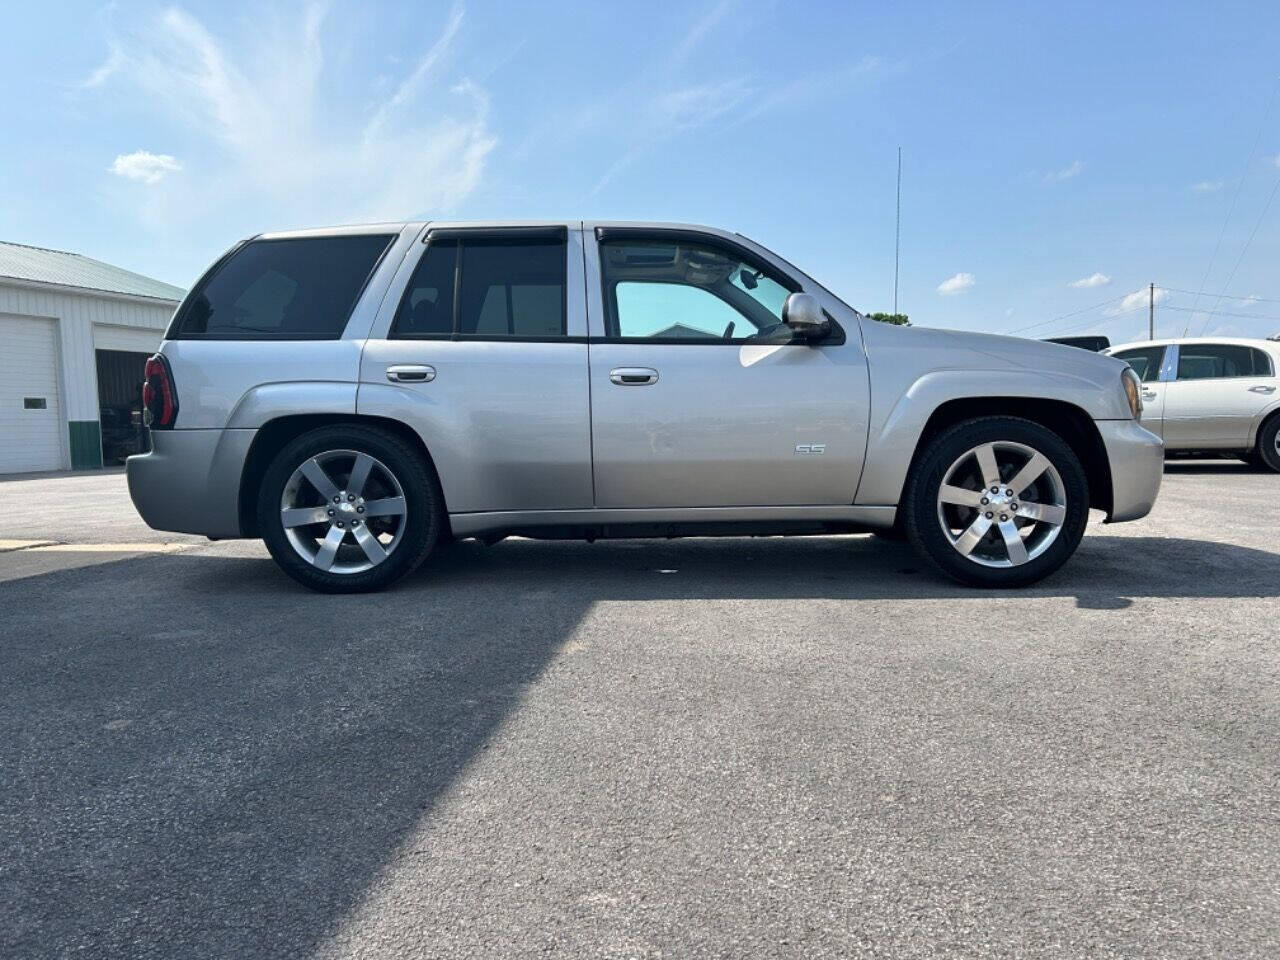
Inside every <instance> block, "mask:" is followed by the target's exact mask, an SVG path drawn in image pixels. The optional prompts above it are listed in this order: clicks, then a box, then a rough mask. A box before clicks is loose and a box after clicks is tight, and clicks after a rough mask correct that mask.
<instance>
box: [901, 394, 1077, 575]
mask: <svg viewBox="0 0 1280 960" xmlns="http://www.w3.org/2000/svg"><path fill="white" fill-rule="evenodd" d="M903 509H904V511H905V513H906V528H907V536H908V538H909V539H910V540H911V542H912V543H913V544H914V545H915V547H916V548H917V549H918V550H919V551H920V552H921V553H922V554H924V556H925V557H926V558H927V559H928V560H929V561H930V562H931V563H933V565H934V566H936V567H937V568H938V569H939V570H941V571H942V572H943V573H945V574H947V576H949V577H952V578H953V579H956V580H959V581H960V582H962V583H967V584H971V585H973V586H979V587H1016V586H1024V585H1026V584H1030V583H1035V582H1036V581H1038V580H1041V579H1043V578H1044V577H1047V576H1048V575H1049V574H1051V573H1053V572H1054V571H1055V570H1057V569H1058V568H1059V567H1061V566H1062V564H1064V563H1065V562H1066V561H1067V559H1068V558H1069V557H1070V556H1071V555H1072V554H1073V553H1074V552H1075V550H1076V547H1077V546H1078V545H1079V543H1080V538H1081V537H1082V536H1083V535H1084V528H1085V525H1086V524H1087V523H1088V519H1089V486H1088V480H1087V478H1086V476H1085V472H1084V468H1083V467H1082V466H1081V464H1080V460H1079V458H1078V457H1077V456H1076V455H1075V453H1074V452H1073V451H1072V449H1071V448H1070V447H1069V446H1068V445H1067V443H1066V442H1065V441H1064V440H1063V439H1062V438H1061V437H1059V436H1058V435H1057V434H1056V433H1054V432H1053V431H1051V430H1049V429H1047V428H1046V427H1043V426H1041V425H1040V424H1037V423H1033V422H1031V421H1029V420H1020V419H1015V418H1013V417H983V418H980V419H976V420H968V421H966V422H964V423H960V424H957V425H955V426H954V427H951V428H949V429H947V430H946V431H944V432H943V433H941V434H939V435H938V436H937V437H935V438H934V439H933V440H932V441H930V442H929V444H928V445H927V446H926V447H925V449H924V450H923V451H922V453H921V455H920V459H919V461H918V462H917V464H916V466H915V469H914V470H913V472H912V475H911V480H910V483H909V484H908V489H907V494H906V497H905V503H904V504H903Z"/></svg>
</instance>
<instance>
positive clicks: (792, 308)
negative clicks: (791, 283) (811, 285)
mask: <svg viewBox="0 0 1280 960" xmlns="http://www.w3.org/2000/svg"><path fill="white" fill-rule="evenodd" d="M782 322H783V323H785V324H786V325H787V326H788V327H790V328H791V332H792V333H794V334H795V335H796V336H798V337H802V338H803V339H805V340H818V339H820V338H822V337H825V336H826V335H827V333H828V331H829V330H830V324H828V323H827V318H826V315H825V314H823V312H822V306H821V304H819V303H818V298H817V297H815V296H814V295H813V294H811V293H793V294H791V296H789V297H787V302H786V303H784V304H783V305H782Z"/></svg>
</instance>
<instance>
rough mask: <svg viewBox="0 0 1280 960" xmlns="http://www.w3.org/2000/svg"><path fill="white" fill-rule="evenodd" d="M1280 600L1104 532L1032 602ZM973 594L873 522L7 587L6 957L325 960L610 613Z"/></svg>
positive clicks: (0, 649) (1262, 577) (2, 931)
mask: <svg viewBox="0 0 1280 960" xmlns="http://www.w3.org/2000/svg"><path fill="white" fill-rule="evenodd" d="M1136 557H1141V558H1142V559H1143V562H1142V563H1135V558H1136ZM1278 593H1280V556H1278V555H1276V554H1272V553H1266V552H1262V551H1257V550H1250V549H1245V548H1241V547H1236V546H1231V545H1227V544H1221V543H1202V542H1198V541H1190V540H1165V539H1156V538H1142V537H1137V538H1130V537H1095V538H1088V539H1086V540H1085V543H1084V545H1083V546H1082V548H1081V551H1080V553H1079V555H1078V556H1077V558H1076V559H1075V560H1074V561H1073V562H1072V563H1071V564H1070V565H1069V566H1068V568H1067V569H1066V570H1064V571H1063V572H1062V573H1060V574H1059V575H1058V576H1057V577H1055V578H1054V579H1052V580H1050V581H1049V582H1047V583H1045V584H1043V585H1041V586H1039V587H1036V588H1034V589H1032V590H1030V591H1027V592H1024V593H1021V594H1019V595H1018V596H1019V597H1020V598H1021V597H1025V596H1027V595H1028V594H1029V595H1033V596H1041V597H1062V596H1066V597H1073V598H1075V599H1076V601H1077V603H1078V604H1079V605H1080V606H1085V607H1092V608H1097V609H1111V608H1114V607H1116V606H1123V605H1124V604H1125V603H1127V602H1129V601H1131V599H1132V598H1141V597H1252V596H1275V595H1277V594H1278ZM966 596H967V597H983V596H987V597H989V596H992V595H991V594H985V593H982V592H980V591H974V590H968V589H965V588H962V587H959V586H955V585H952V584H949V583H947V582H944V581H942V580H940V579H939V578H937V577H936V576H935V575H934V574H932V573H930V572H928V571H926V570H924V569H922V568H921V566H920V565H919V563H918V561H917V560H916V558H915V557H914V555H913V554H912V553H911V552H910V550H909V549H908V548H906V547H905V546H904V545H901V544H889V543H883V542H880V541H875V540H872V539H871V538H867V537H851V538H820V539H791V540H782V539H759V540H687V541H673V542H644V541H620V542H612V543H597V544H595V545H592V546H586V545H582V544H577V543H556V542H534V541H508V542H504V543H502V544H499V545H497V546H495V547H482V546H480V545H478V544H474V543H464V544H459V545H455V546H453V547H451V548H450V549H448V550H445V551H443V552H442V553H441V554H440V555H439V556H437V557H436V558H434V559H433V560H432V562H430V563H429V564H428V565H427V566H426V567H425V568H424V569H423V570H422V571H421V572H420V573H419V574H417V575H415V576H414V577H412V578H410V579H409V580H408V581H406V582H404V583H403V584H401V585H400V586H399V587H398V588H396V589H393V590H389V591H386V592H384V593H381V594H374V595H367V596H319V595H314V594H311V593H308V592H306V591H304V590H302V589H301V588H298V587H296V586H295V585H294V584H293V583H292V582H291V581H288V580H287V579H285V577H284V576H283V575H282V574H280V573H279V572H278V571H277V570H276V569H275V567H274V565H273V564H271V562H270V561H268V560H262V559H242V558H234V557H225V556H209V555H198V554H186V555H169V556H149V557H145V558H139V559H133V560H130V561H127V562H117V563H111V564H104V565H99V566H95V567H92V568H84V569H75V570H67V571H63V572H60V573H53V574H43V575H40V576H37V577H31V578H28V579H25V580H16V581H11V582H8V583H4V584H0V601H3V602H4V607H5V610H6V617H5V627H6V629H5V631H4V639H3V640H2V641H0V658H2V661H0V662H3V663H4V664H5V669H4V671H3V675H2V676H0V716H2V717H3V721H2V724H3V727H2V729H3V732H4V733H3V736H2V737H0V824H3V829H2V830H0V954H2V955H6V956H22V957H31V958H35V957H54V956H66V955H70V954H82V955H87V956H98V955H102V956H174V955H182V956H225V957H231V956H234V957H259V956H290V957H305V956H309V955H312V954H314V953H316V952H318V951H319V950H321V949H322V948H323V946H324V944H325V943H326V941H327V940H328V939H329V938H330V937H331V936H333V935H334V934H335V933H336V932H337V931H338V930H339V929H340V928H341V926H342V923H343V921H344V919H345V918H347V917H349V916H350V915H351V914H352V912H353V911H354V910H355V909H356V908H357V907H358V906H359V904H360V903H361V901H362V899H363V898H364V896H365V895H366V894H367V893H368V892H369V890H370V889H371V887H372V886H373V885H374V884H375V883H376V882H377V880H378V878H379V876H380V873H381V871H382V870H383V869H384V868H385V866H386V864H387V863H388V862H389V861H391V860H392V859H393V858H394V857H395V856H396V855H397V853H398V851H400V850H401V848H402V846H403V845H404V844H405V843H406V842H408V841H409V839H410V838H411V837H412V835H413V833H414V831H415V830H416V829H418V828H419V827H420V825H421V823H422V822H423V820H424V818H426V817H428V816H429V815H430V813H431V811H432V809H433V808H434V807H435V806H436V805H437V804H438V803H439V802H440V801H441V799H442V798H443V797H444V796H446V795H447V794H448V792H449V791H450V790H451V789H452V788H454V787H455V785H456V784H457V781H458V780H459V777H460V775H461V774H462V772H463V771H464V770H465V769H466V767H467V766H468V764H470V763H471V762H472V761H473V760H474V759H475V758H477V757H479V756H481V755H482V754H483V751H485V750H486V749H487V747H488V745H489V742H490V740H491V738H493V737H494V735H495V734H496V732H497V731H498V729H499V728H500V726H501V725H502V724H503V722H504V720H506V718H507V717H508V716H509V715H510V714H511V713H512V712H513V711H514V710H515V709H516V708H517V707H518V706H519V704H520V702H521V700H522V698H523V697H524V696H525V694H526V692H527V691H528V689H529V687H530V685H531V684H532V683H533V682H534V681H535V680H536V679H537V678H538V677H539V675H540V674H541V673H542V672H543V671H544V670H545V669H546V668H547V667H548V665H549V664H550V663H552V662H553V661H554V660H555V659H556V657H557V655H558V653H559V651H560V648H561V646H562V645H563V644H565V643H566V641H568V640H569V639H570V638H571V636H572V635H573V633H574V631H575V629H576V628H577V626H578V624H579V623H580V622H581V621H582V619H583V618H584V617H585V616H586V614H587V613H588V612H589V610H590V609H591V607H592V605H593V604H595V603H597V602H600V601H628V600H652V599H675V600H680V599H689V600H709V599H715V600H724V599H729V600H732V599H738V598H743V599H753V600H755V599H771V598H773V599H795V598H826V599H840V600H849V601H858V600H864V599H885V598H888V599H896V598H902V599H909V598H945V597H966ZM1005 596H1009V595H1005ZM850 642H853V641H852V640H851V641H850Z"/></svg>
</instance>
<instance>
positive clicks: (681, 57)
mask: <svg viewBox="0 0 1280 960" xmlns="http://www.w3.org/2000/svg"><path fill="white" fill-rule="evenodd" d="M732 8H733V0H719V2H718V3H716V4H714V5H713V6H711V7H710V8H708V10H707V12H706V13H704V14H703V15H702V16H701V17H699V18H698V19H697V20H696V21H694V24H693V26H692V27H690V28H689V30H688V31H686V32H685V34H684V36H682V37H681V38H680V40H679V42H678V43H676V45H675V46H674V47H672V48H671V53H670V54H669V55H668V57H667V67H668V69H669V70H671V71H676V70H679V69H680V68H681V67H683V66H684V64H685V61H687V60H688V59H689V57H690V55H691V54H692V53H693V51H694V50H695V49H696V48H697V47H698V45H699V44H700V43H702V41H703V40H704V39H705V38H706V36H707V34H709V33H710V32H711V31H712V29H714V28H715V26H716V24H718V23H720V21H722V20H723V19H724V18H725V15H726V14H728V12H729V11H730V10H731V9H732Z"/></svg>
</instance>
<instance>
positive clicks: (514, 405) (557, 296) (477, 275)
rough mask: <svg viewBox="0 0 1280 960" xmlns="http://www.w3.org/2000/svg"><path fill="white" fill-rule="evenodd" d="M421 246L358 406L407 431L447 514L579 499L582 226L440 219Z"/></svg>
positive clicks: (583, 478) (585, 407) (584, 472)
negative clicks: (421, 448)
mask: <svg viewBox="0 0 1280 960" xmlns="http://www.w3.org/2000/svg"><path fill="white" fill-rule="evenodd" d="M419 246H420V249H421V251H422V252H421V255H420V257H417V256H415V255H414V254H411V255H410V256H409V257H408V258H406V262H405V264H404V266H402V268H401V270H402V273H403V272H409V271H411V275H410V276H409V278H408V280H407V282H402V281H403V278H398V282H397V284H395V285H393V287H392V290H393V293H394V292H395V291H396V290H402V291H403V293H402V294H401V295H400V296H399V299H398V300H397V302H395V303H394V304H390V305H387V306H384V309H383V313H382V314H380V316H379V321H378V322H377V323H375V326H374V331H373V336H372V337H371V338H370V339H369V340H368V341H367V343H366V345H365V349H364V353H363V355H362V358H361V363H360V392H359V396H358V398H357V409H358V410H359V411H360V412H361V413H365V414H370V415H376V416H386V417H389V418H392V419H395V420H398V421H400V422H403V423H407V424H409V425H410V426H411V427H413V428H414V429H415V430H416V431H417V432H418V434H419V435H420V436H421V437H422V438H423V440H424V442H425V443H426V445H427V448H428V450H429V451H430V453H431V456H432V458H433V460H434V462H435V465H436V469H437V472H438V473H439V475H440V482H441V486H442V488H443V490H444V495H445V502H446V504H447V505H448V509H449V512H450V513H473V512H489V511H508V510H552V509H581V508H589V507H591V505H592V493H591V426H590V406H589V399H588V385H587V344H586V309H585V305H584V298H583V293H582V247H581V231H580V230H578V229H572V228H566V227H564V226H557V227H547V228H542V227H535V228H498V229H492V230H488V229H483V228H461V229H449V228H438V229H429V230H428V232H427V234H426V236H425V238H424V240H423V241H422V242H421V244H420V245H419ZM392 311H394V312H393V313H392ZM387 313H391V316H390V317H389V318H388V317H385V316H384V315H385V314H387ZM382 330H385V332H381V331H382Z"/></svg>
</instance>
